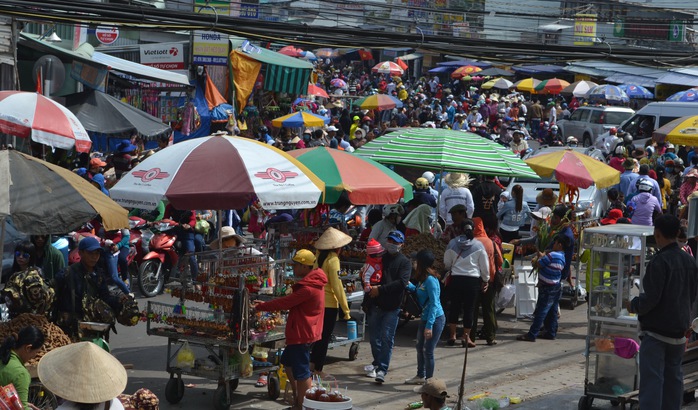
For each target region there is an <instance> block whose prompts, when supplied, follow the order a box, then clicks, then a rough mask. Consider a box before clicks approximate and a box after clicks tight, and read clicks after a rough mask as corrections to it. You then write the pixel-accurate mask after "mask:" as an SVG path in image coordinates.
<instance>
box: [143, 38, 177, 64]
mask: <svg viewBox="0 0 698 410" xmlns="http://www.w3.org/2000/svg"><path fill="white" fill-rule="evenodd" d="M140 49H141V64H143V65H147V66H150V67H155V68H159V69H161V70H183V69H184V46H183V45H182V44H181V43H157V44H141V45H140Z"/></svg>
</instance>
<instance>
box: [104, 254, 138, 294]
mask: <svg viewBox="0 0 698 410" xmlns="http://www.w3.org/2000/svg"><path fill="white" fill-rule="evenodd" d="M128 253H129V248H121V250H120V251H119V254H118V255H116V256H115V255H114V254H113V253H111V252H110V251H104V252H103V253H102V255H103V256H104V261H105V262H106V268H107V274H108V275H109V277H110V278H111V281H112V283H113V284H114V285H116V286H117V287H118V288H119V289H120V290H121V291H122V292H124V293H126V294H129V293H131V290H130V289H129V287H128V285H126V283H124V281H123V280H122V279H121V277H120V276H119V269H121V272H124V273H123V274H122V275H121V276H128V263H127V261H126V257H127V256H128ZM122 256H123V260H124V263H123V264H122V261H121V258H122Z"/></svg>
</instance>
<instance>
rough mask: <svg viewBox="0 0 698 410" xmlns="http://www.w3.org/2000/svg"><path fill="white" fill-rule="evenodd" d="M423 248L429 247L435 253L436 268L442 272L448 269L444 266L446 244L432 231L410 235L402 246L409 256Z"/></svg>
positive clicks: (403, 251) (405, 253)
mask: <svg viewBox="0 0 698 410" xmlns="http://www.w3.org/2000/svg"><path fill="white" fill-rule="evenodd" d="M422 249H429V250H430V251H432V252H433V253H434V269H436V271H437V272H439V273H440V274H443V273H444V272H445V271H446V267H445V266H444V253H445V252H446V244H444V243H443V242H441V241H439V240H438V239H436V238H434V236H432V234H430V233H420V234H419V235H413V236H408V237H407V238H406V239H405V244H404V245H403V246H402V254H403V255H407V256H408V257H409V256H410V255H412V254H414V253H417V252H419V251H421V250H422Z"/></svg>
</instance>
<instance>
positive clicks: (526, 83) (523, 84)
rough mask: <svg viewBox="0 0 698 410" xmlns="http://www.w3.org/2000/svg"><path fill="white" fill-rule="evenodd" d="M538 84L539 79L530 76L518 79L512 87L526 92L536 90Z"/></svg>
mask: <svg viewBox="0 0 698 410" xmlns="http://www.w3.org/2000/svg"><path fill="white" fill-rule="evenodd" d="M538 84H540V80H536V79H535V78H533V77H530V78H524V79H523V80H519V81H517V82H515V83H514V87H516V89H517V90H519V91H523V92H527V93H535V92H536V87H537V86H538Z"/></svg>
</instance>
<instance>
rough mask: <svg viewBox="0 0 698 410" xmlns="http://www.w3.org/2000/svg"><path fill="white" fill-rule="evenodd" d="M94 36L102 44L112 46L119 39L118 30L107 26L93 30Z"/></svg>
mask: <svg viewBox="0 0 698 410" xmlns="http://www.w3.org/2000/svg"><path fill="white" fill-rule="evenodd" d="M95 36H97V40H99V42H100V43H102V44H112V43H113V42H115V41H116V39H118V38H119V28H118V27H109V26H99V27H97V29H95Z"/></svg>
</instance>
